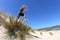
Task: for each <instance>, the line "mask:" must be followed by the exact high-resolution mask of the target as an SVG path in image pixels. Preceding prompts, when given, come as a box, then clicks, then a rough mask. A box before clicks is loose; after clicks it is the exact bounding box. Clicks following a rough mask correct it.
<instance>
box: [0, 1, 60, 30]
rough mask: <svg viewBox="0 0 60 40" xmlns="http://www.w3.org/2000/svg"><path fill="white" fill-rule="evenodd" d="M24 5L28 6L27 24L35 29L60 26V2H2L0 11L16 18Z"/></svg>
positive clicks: (0, 2)
mask: <svg viewBox="0 0 60 40" xmlns="http://www.w3.org/2000/svg"><path fill="white" fill-rule="evenodd" d="M22 5H26V6H28V11H25V13H26V15H27V21H26V22H25V23H26V24H27V25H30V26H31V27H32V28H33V29H38V28H45V27H50V26H54V25H59V24H60V0H0V11H1V10H2V11H4V12H5V13H7V14H10V15H13V16H14V17H16V16H17V14H18V11H19V9H20V7H21V6H22Z"/></svg>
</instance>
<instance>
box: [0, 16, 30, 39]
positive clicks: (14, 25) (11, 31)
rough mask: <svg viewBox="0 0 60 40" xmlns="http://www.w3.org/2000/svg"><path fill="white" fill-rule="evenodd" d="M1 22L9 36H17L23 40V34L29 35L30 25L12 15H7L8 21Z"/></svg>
mask: <svg viewBox="0 0 60 40" xmlns="http://www.w3.org/2000/svg"><path fill="white" fill-rule="evenodd" d="M1 24H2V25H3V26H4V28H6V29H7V34H8V35H9V36H10V37H12V36H14V38H17V37H18V36H19V38H20V39H21V40H25V35H29V30H31V27H29V26H27V25H25V24H24V23H22V21H20V20H19V21H17V20H15V19H14V17H9V22H6V21H3V22H1Z"/></svg>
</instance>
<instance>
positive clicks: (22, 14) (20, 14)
mask: <svg viewBox="0 0 60 40" xmlns="http://www.w3.org/2000/svg"><path fill="white" fill-rule="evenodd" d="M24 8H25V7H24V5H23V6H22V8H21V9H20V11H19V14H18V16H17V20H18V19H19V17H20V16H24V19H26V14H25V13H23V11H24Z"/></svg>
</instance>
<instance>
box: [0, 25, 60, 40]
mask: <svg viewBox="0 0 60 40" xmlns="http://www.w3.org/2000/svg"><path fill="white" fill-rule="evenodd" d="M6 31H7V30H6V29H4V27H3V26H0V40H13V39H10V38H9V37H8V36H7V34H6ZM50 32H51V33H52V35H51V34H50ZM30 34H31V35H32V36H31V37H28V38H26V40H60V30H57V31H35V33H32V32H30ZM16 40H17V39H16Z"/></svg>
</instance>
